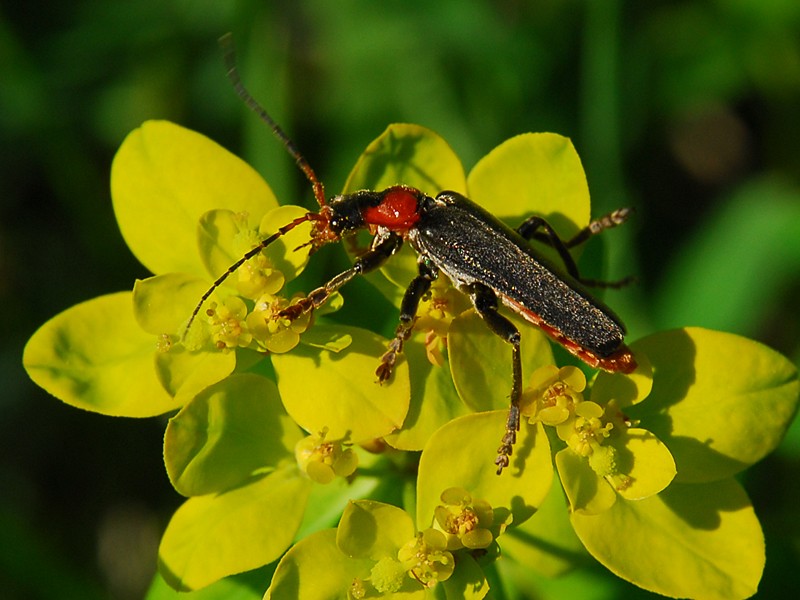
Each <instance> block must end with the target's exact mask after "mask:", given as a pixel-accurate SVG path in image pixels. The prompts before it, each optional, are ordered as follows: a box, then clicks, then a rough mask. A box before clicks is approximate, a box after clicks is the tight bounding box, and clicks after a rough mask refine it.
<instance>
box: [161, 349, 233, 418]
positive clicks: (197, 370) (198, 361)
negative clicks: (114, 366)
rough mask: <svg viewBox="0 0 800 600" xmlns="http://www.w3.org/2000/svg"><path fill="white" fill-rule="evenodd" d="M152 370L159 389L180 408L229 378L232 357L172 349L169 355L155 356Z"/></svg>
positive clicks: (214, 352)
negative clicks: (162, 387) (210, 386)
mask: <svg viewBox="0 0 800 600" xmlns="http://www.w3.org/2000/svg"><path fill="white" fill-rule="evenodd" d="M155 368H156V373H157V375H158V380H159V381H160V382H161V385H162V386H164V389H166V390H167V391H168V392H169V393H170V394H172V395H173V396H175V402H176V403H178V405H179V406H182V405H183V404H184V403H185V402H187V401H188V400H189V399H190V398H192V397H193V396H194V395H195V394H197V393H198V392H200V391H202V390H204V389H205V388H207V387H208V386H209V385H212V384H214V383H217V382H218V381H222V380H223V379H225V378H226V377H227V376H228V375H230V374H231V373H232V372H233V370H234V368H236V353H235V352H231V351H225V350H223V351H211V352H194V351H190V350H187V349H186V348H185V347H183V346H172V347H171V348H170V349H169V351H167V352H160V353H158V354H156V359H155Z"/></svg>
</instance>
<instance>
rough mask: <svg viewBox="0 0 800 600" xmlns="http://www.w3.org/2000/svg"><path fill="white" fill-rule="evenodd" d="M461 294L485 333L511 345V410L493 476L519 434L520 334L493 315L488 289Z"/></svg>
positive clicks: (494, 304) (476, 287)
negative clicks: (476, 315)
mask: <svg viewBox="0 0 800 600" xmlns="http://www.w3.org/2000/svg"><path fill="white" fill-rule="evenodd" d="M464 291H465V292H467V293H468V294H469V296H470V299H471V300H472V304H473V306H475V310H476V311H477V312H478V314H479V315H480V316H481V318H482V319H483V320H484V321H485V322H486V325H487V326H488V327H489V329H490V330H491V331H492V332H493V333H495V334H497V335H499V336H500V337H501V338H503V340H505V341H506V342H508V343H509V344H511V406H510V407H509V409H508V419H507V420H506V432H505V434H504V435H503V439H502V441H501V442H500V447H499V448H498V449H497V458H496V459H495V461H494V464H496V465H497V474H498V475H500V473H502V472H503V469H504V468H506V467H507V466H508V464H509V460H508V457H509V456H511V453H512V451H513V447H514V443H515V442H516V441H517V432H518V431H519V401H520V398H521V397H522V360H521V358H520V350H519V344H520V334H519V330H518V329H517V328H516V326H515V325H514V324H513V323H512V322H511V321H509V320H508V319H506V318H505V317H504V316H503V315H501V314H500V313H499V312H497V295H496V294H495V293H494V291H492V289H491V288H489V287H488V286H486V285H483V284H482V283H477V282H476V283H473V284H470V285H468V286H465V288H464Z"/></svg>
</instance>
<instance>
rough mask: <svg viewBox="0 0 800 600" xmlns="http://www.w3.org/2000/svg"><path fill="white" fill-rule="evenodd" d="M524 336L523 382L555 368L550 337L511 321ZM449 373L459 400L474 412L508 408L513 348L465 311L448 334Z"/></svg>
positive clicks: (521, 347) (516, 319)
mask: <svg viewBox="0 0 800 600" xmlns="http://www.w3.org/2000/svg"><path fill="white" fill-rule="evenodd" d="M511 320H512V321H513V323H514V324H515V325H516V326H517V329H519V332H520V334H521V336H522V339H521V341H520V354H521V355H522V381H523V382H524V381H527V380H528V377H529V375H530V374H531V373H533V372H534V371H535V370H536V369H538V368H539V367H542V366H544V365H547V364H553V353H552V349H551V348H550V344H549V342H548V341H547V337H546V336H545V335H544V334H543V333H542V332H541V331H539V330H538V329H537V328H536V327H534V326H533V325H530V324H529V323H526V322H524V321H522V320H521V319H519V318H517V317H511ZM447 348H448V356H449V359H450V370H451V372H452V374H453V383H455V386H456V389H457V390H458V394H459V396H461V398H462V399H463V400H464V402H465V403H466V404H467V405H468V406H470V407H471V408H472V409H473V410H476V411H483V410H494V409H498V408H503V407H507V406H508V403H509V393H510V391H511V369H512V363H511V344H508V343H506V342H505V341H504V340H503V339H502V338H500V336H499V335H497V334H496V333H493V332H492V331H491V330H490V329H489V327H488V326H487V325H486V323H485V322H484V321H483V319H481V318H480V317H479V316H478V314H477V313H476V312H475V311H473V310H470V311H465V312H464V313H462V314H461V315H459V316H458V317H456V318H455V319H453V322H452V323H451V324H450V329H449V331H448V334H447Z"/></svg>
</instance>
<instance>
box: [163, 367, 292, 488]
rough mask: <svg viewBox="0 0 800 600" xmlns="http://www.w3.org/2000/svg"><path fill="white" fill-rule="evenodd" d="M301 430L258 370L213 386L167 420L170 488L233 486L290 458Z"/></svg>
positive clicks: (274, 388)
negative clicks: (171, 486) (255, 372)
mask: <svg viewBox="0 0 800 600" xmlns="http://www.w3.org/2000/svg"><path fill="white" fill-rule="evenodd" d="M301 437H302V434H301V432H300V430H299V429H298V428H297V426H296V425H295V424H294V422H293V421H292V420H291V419H289V417H288V415H286V411H285V410H284V409H283V405H282V404H281V400H280V397H279V396H278V390H277V388H276V386H275V384H274V383H272V382H271V381H270V380H268V379H266V378H264V377H260V376H258V375H249V374H243V375H234V376H231V377H228V378H227V379H225V380H224V381H221V382H220V383H218V384H216V385H213V386H211V387H209V388H207V389H206V390H204V391H203V392H201V393H200V394H198V395H197V396H196V397H195V398H194V399H192V401H191V402H189V403H188V404H186V406H184V407H183V408H182V409H181V411H180V412H179V413H178V414H177V415H176V416H174V417H173V418H172V419H170V422H169V424H168V425H167V431H166V434H165V436H164V462H165V464H166V466H167V473H168V474H169V476H170V481H171V482H172V485H173V486H174V487H175V489H176V490H177V491H178V492H180V493H181V494H184V495H185V496H199V495H203V494H208V493H212V492H220V491H224V490H226V489H229V488H231V487H233V486H234V485H237V484H239V483H241V482H243V481H245V480H246V479H247V478H248V477H250V476H252V474H253V473H254V472H256V471H258V470H260V469H265V468H267V467H270V468H275V467H277V466H279V465H280V464H281V463H284V462H287V461H288V462H292V463H293V462H294V446H295V444H296V443H297V442H298V441H299V440H300V438H301Z"/></svg>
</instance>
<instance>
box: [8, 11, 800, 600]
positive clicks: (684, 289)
mask: <svg viewBox="0 0 800 600" xmlns="http://www.w3.org/2000/svg"><path fill="white" fill-rule="evenodd" d="M227 31H231V32H233V34H234V37H235V39H236V42H237V44H238V46H239V53H240V57H239V58H240V66H241V69H242V74H243V77H244V79H245V81H246V82H247V85H248V86H249V88H250V89H251V91H252V92H253V94H254V95H255V96H257V97H258V98H259V100H260V101H261V102H262V103H263V104H265V105H266V106H267V107H268V108H269V110H270V111H271V112H272V114H273V116H274V117H275V118H276V119H277V120H278V121H279V122H280V123H282V124H283V125H284V126H285V128H286V129H287V130H288V131H289V132H290V135H292V137H293V138H294V139H295V141H296V142H297V144H298V146H299V147H300V148H301V149H302V150H303V152H304V153H305V154H306V156H307V158H308V159H309V161H310V163H311V164H312V165H313V166H314V167H315V169H316V171H317V173H318V174H319V175H320V177H321V178H322V179H323V180H324V181H325V182H326V184H327V186H328V190H329V191H330V192H334V191H336V190H337V189H340V188H341V186H342V184H343V182H344V180H345V177H346V176H347V173H348V172H349V169H350V167H351V166H352V164H353V163H354V161H355V159H356V158H357V157H358V155H359V154H360V152H361V150H362V149H363V148H364V147H365V145H366V144H367V143H368V142H369V141H371V140H372V139H373V138H374V137H375V136H376V135H378V134H379V133H380V132H381V131H382V130H383V129H384V127H385V126H386V125H387V124H388V123H390V122H403V121H407V122H414V123H420V124H422V125H426V126H428V127H430V128H432V129H434V130H435V131H437V132H439V133H440V134H441V135H442V136H444V138H445V139H447V140H448V141H449V142H450V143H451V144H452V145H453V147H454V148H455V150H456V152H457V153H458V154H459V155H460V156H461V157H462V159H463V161H464V164H465V166H466V167H467V168H470V167H471V166H472V165H473V164H474V163H475V161H476V160H477V159H478V158H480V157H481V156H482V155H483V154H485V153H486V152H488V151H489V150H490V149H492V148H493V147H494V146H495V145H497V144H498V143H500V142H502V141H503V140H505V139H506V138H508V137H511V136H513V135H515V134H517V133H522V132H526V131H554V132H557V133H561V134H564V135H567V136H570V137H571V138H572V139H573V141H574V143H575V146H576V147H577V150H578V152H579V154H580V155H581V157H582V160H583V162H584V166H585V168H586V172H587V177H588V180H589V187H590V190H591V191H592V196H593V204H594V212H595V214H596V215H599V214H600V213H602V212H604V211H608V210H611V209H613V208H616V207H618V206H623V205H630V206H634V207H636V210H637V212H636V215H635V218H634V219H633V222H632V223H631V224H630V225H627V226H626V227H625V228H622V229H621V230H617V231H615V232H612V233H609V234H608V235H607V236H605V237H606V238H607V239H606V240H604V241H603V242H593V244H594V246H595V251H594V252H588V253H587V257H586V258H587V259H589V263H590V264H589V265H587V269H588V270H589V272H591V270H592V268H599V267H598V266H597V265H595V264H591V263H592V262H593V261H592V260H591V259H592V256H598V257H602V256H603V255H604V254H606V257H607V259H608V260H607V263H606V264H607V265H608V266H607V269H606V270H605V271H604V272H603V273H602V274H603V275H605V276H607V277H610V278H614V277H619V276H623V275H626V274H629V273H633V274H635V275H637V277H638V278H639V283H638V285H636V286H634V287H632V288H630V289H627V290H625V291H623V292H612V293H610V294H609V295H608V296H607V301H608V302H609V304H611V305H612V306H614V307H615V309H616V310H617V311H618V312H619V313H620V315H621V316H622V317H623V318H624V319H625V320H626V322H627V323H628V325H629V329H630V339H635V338H637V337H640V336H642V335H646V334H647V333H650V332H652V331H655V330H657V329H663V328H669V327H674V326H681V325H702V326H707V327H712V328H716V329H722V330H725V331H731V332H735V333H739V334H742V335H746V336H749V337H753V338H755V339H757V340H760V341H762V342H764V343H767V344H769V345H770V346H772V347H774V348H776V349H778V350H779V351H781V352H783V353H784V354H786V355H788V356H789V357H790V358H792V359H793V360H794V361H795V362H797V361H798V359H800V344H799V343H798V340H799V339H800V335H799V334H800V309H798V304H799V303H798V300H797V297H798V295H799V294H800V277H799V276H798V271H800V186H799V185H798V184H799V183H800V147H799V145H798V139H800V3H798V2H797V0H730V1H723V0H719V1H716V2H712V1H706V2H701V1H684V2H667V1H655V2H646V3H643V2H621V1H614V0H608V1H604V0H594V1H592V2H588V1H578V0H567V1H563V2H559V1H555V0H549V1H548V0H544V1H524V0H496V1H488V0H484V1H480V2H464V1H463V0H437V1H436V2H423V1H419V0H405V1H398V0H389V1H382V2H370V1H368V0H344V1H339V2H332V1H330V0H327V1H325V0H294V1H277V2H256V1H249V0H242V1H238V2H226V1H221V0H214V1H212V0H196V1H189V0H142V1H139V2H130V1H129V2H125V1H122V0H73V1H72V2H58V3H51V2H42V1H41V0H34V1H29V2H16V3H11V2H7V3H3V5H2V7H0V140H2V148H3V153H2V161H0V211H2V212H0V304H1V305H2V311H0V319H2V321H1V322H2V345H1V346H0V351H1V354H0V377H1V378H2V382H3V387H4V389H5V392H4V393H3V394H2V395H0V403H1V404H0V449H2V451H0V596H2V597H3V598H11V599H17V598H45V597H60V598H90V599H91V598H121V599H127V598H139V597H141V596H142V595H143V593H144V590H145V589H146V587H147V585H148V583H149V581H150V579H151V577H152V574H153V571H154V568H155V561H154V555H155V548H156V545H157V543H158V539H159V536H160V533H161V531H162V529H163V527H164V525H165V524H166V522H167V520H168V519H169V516H170V514H171V512H172V511H173V510H174V508H175V507H176V506H177V505H178V504H179V503H180V498H179V497H178V496H177V494H175V493H174V492H173V491H172V490H171V488H170V486H169V484H168V482H167V478H166V475H165V473H164V469H163V464H162V462H161V438H162V435H163V427H164V423H165V421H164V420H163V419H149V420H143V421H134V420H124V419H112V418H107V417H101V416H97V415H94V414H89V413H83V412H80V411H78V410H75V409H73V408H69V407H67V406H65V405H62V404H61V403H60V402H58V401H57V400H55V399H53V398H51V397H49V396H47V394H45V393H44V392H43V391H41V390H39V389H38V388H36V387H35V386H34V385H33V384H32V383H31V382H30V381H29V380H28V379H27V377H26V375H25V373H24V371H23V370H22V368H21V364H20V360H21V353H22V347H23V345H24V343H25V341H26V340H27V338H28V337H29V336H30V335H31V334H32V333H33V331H34V330H35V329H36V327H38V326H39V325H40V324H42V323H43V322H44V321H45V320H47V319H48V318H50V317H51V316H53V315H55V314H56V313H58V312H59V311H61V310H63V309H65V308H67V307H69V306H71V305H73V304H75V303H77V302H80V301H82V300H86V299H89V298H92V297H95V296H97V295H100V294H103V293H107V292H112V291H118V290H125V289H130V288H131V286H132V283H133V280H134V279H135V278H136V277H144V276H146V275H147V273H146V272H145V271H144V269H143V267H141V266H140V265H139V264H138V263H137V262H136V260H135V259H134V258H133V257H132V255H131V254H130V252H129V251H128V250H127V248H126V246H125V245H124V243H123V242H122V239H121V237H120V235H119V232H118V229H117V227H116V224H115V221H114V217H113V213H112V210H111V203H110V198H109V191H108V179H109V166H110V161H111V159H112V157H113V155H114V152H115V150H116V148H117V147H118V146H119V144H120V143H121V141H122V139H123V138H124V136H125V135H126V134H127V133H128V132H129V131H130V130H131V129H133V128H134V127H136V126H138V125H139V124H140V123H141V122H142V121H143V120H146V119H153V118H166V119H170V120H173V121H175V122H177V123H179V124H181V125H184V126H187V127H190V128H192V129H195V130H197V131H200V132H202V133H204V134H206V135H208V136H209V137H211V138H213V139H215V140H217V141H218V142H220V143H222V144H223V145H225V146H226V147H228V148H229V149H231V150H233V151H234V152H236V153H238V154H240V155H241V156H243V157H244V158H246V159H247V160H248V161H249V162H251V164H254V165H255V166H256V168H257V169H258V170H259V171H260V172H261V173H262V174H263V175H264V176H265V178H266V179H267V181H269V182H270V184H271V185H272V186H273V188H274V189H275V190H276V192H277V194H278V197H279V198H281V199H282V201H285V202H294V203H297V202H301V203H303V202H304V203H306V205H307V206H311V204H310V202H311V194H310V191H309V187H308V185H307V184H306V183H305V182H304V181H303V179H302V176H301V175H300V174H299V173H298V172H297V170H296V169H294V168H293V166H292V164H291V159H289V158H288V157H287V156H286V155H285V153H284V152H283V149H282V148H281V147H280V145H279V144H277V143H276V142H275V140H274V139H272V138H271V136H270V133H269V131H268V130H267V129H266V128H265V127H264V126H263V125H262V124H261V123H260V122H259V121H258V120H257V119H256V118H255V117H254V116H253V115H252V114H250V113H248V112H247V111H246V109H245V108H244V107H243V106H242V104H241V102H240V101H239V100H238V99H237V98H236V97H235V95H234V94H233V92H232V91H231V88H230V85H229V83H228V81H227V80H226V78H225V74H224V69H223V66H222V61H221V55H220V51H219V49H218V47H217V38H218V37H219V36H220V35H221V34H223V33H225V32H227ZM594 262H598V261H594ZM364 285H366V284H364ZM354 289H355V293H354V292H351V295H358V296H360V297H361V300H360V301H363V302H365V304H363V305H362V306H368V303H369V301H370V297H369V290H368V288H366V287H359V286H356V287H355V288H354ZM364 294H366V298H364ZM346 295H347V294H346ZM356 306H357V304H356ZM795 429H797V428H795ZM799 458H800V432H798V431H792V432H791V433H790V435H789V437H788V439H787V440H786V441H785V442H784V444H783V446H782V447H781V448H780V449H779V451H778V452H777V453H776V454H775V455H773V456H771V457H769V458H767V459H766V460H765V461H763V462H762V463H761V464H759V465H757V466H756V467H755V468H753V469H751V470H750V471H748V472H747V473H746V474H745V475H744V477H743V481H744V483H745V485H746V486H747V489H748V490H749V492H750V494H751V495H752V498H753V501H754V504H755V507H756V510H757V512H758V514H759V516H760V517H761V519H762V523H763V525H764V529H765V533H766V536H767V569H766V572H765V576H764V580H763V582H762V586H761V592H760V593H759V596H760V597H764V598H767V597H774V598H779V597H785V596H786V594H787V593H789V591H790V590H792V589H794V590H797V589H800V509H798V506H797V504H798V497H800V483H798V477H797V475H798V474H800V470H799V469H798V460H799ZM536 586H537V587H535V591H536V592H537V593H538V594H541V597H546V598H559V597H573V596H574V595H576V594H580V596H581V597H583V598H617V597H631V596H636V597H640V596H644V595H645V594H641V593H638V592H636V591H635V590H633V589H632V588H631V587H630V586H627V585H625V584H622V583H621V582H619V581H617V580H615V579H614V578H613V577H610V576H609V577H606V576H604V575H603V570H602V569H597V570H594V571H591V570H590V572H589V574H588V575H586V574H583V575H580V576H578V577H573V578H571V579H567V580H566V581H563V582H559V583H555V584H548V583H544V582H539V583H538V584H536ZM531 593H533V592H531Z"/></svg>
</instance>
